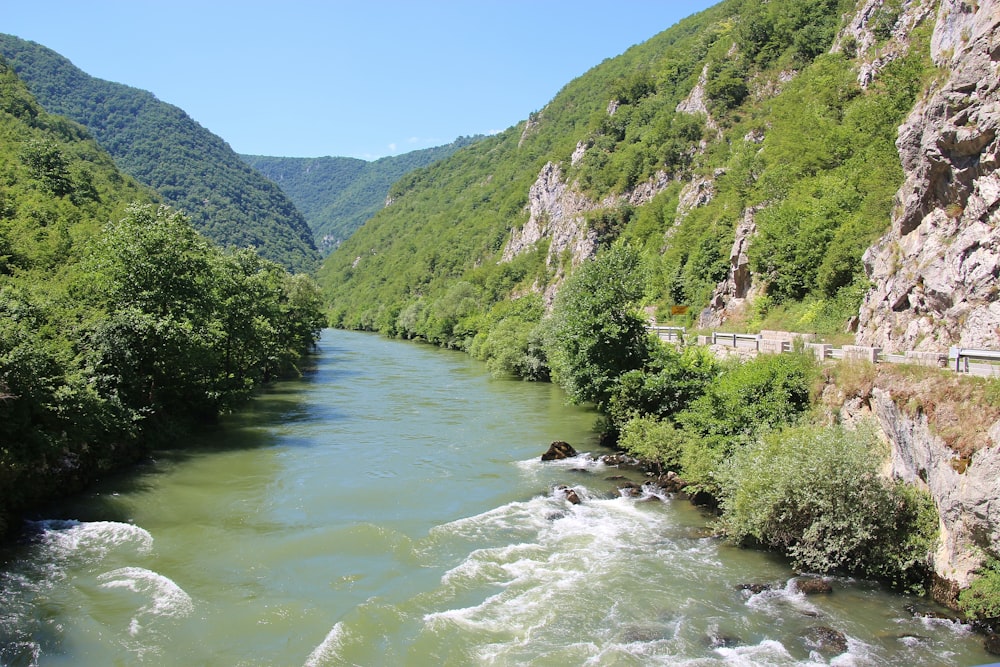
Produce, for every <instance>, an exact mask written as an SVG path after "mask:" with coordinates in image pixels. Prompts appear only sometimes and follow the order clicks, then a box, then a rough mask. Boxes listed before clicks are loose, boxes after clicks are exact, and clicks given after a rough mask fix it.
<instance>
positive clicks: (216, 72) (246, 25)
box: [0, 0, 716, 159]
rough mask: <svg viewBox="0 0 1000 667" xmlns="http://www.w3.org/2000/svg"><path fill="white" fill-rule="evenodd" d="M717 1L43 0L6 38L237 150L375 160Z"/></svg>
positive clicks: (12, 21)
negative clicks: (36, 46)
mask: <svg viewBox="0 0 1000 667" xmlns="http://www.w3.org/2000/svg"><path fill="white" fill-rule="evenodd" d="M715 2H716V0H683V1H676V2H670V1H666V0H660V1H656V0H599V1H598V0H503V1H500V0H411V1H410V2H404V1H389V0H367V1H366V2H363V3H362V2H350V3H348V2H341V1H338V0H327V1H321V0H311V1H310V0H283V1H282V2H277V1H272V2H262V1H258V0H242V1H239V2H236V1H231V0H201V1H200V2H194V1H192V0H170V1H169V2H166V1H159V0H118V1H111V0H87V1H83V0H42V1H41V2H27V1H24V2H11V3H7V4H6V6H5V7H4V10H3V12H2V14H0V32H5V33H8V34H13V35H16V36H18V37H21V38H24V39H29V40H32V41H35V42H38V43H40V44H42V45H44V46H47V47H48V48H50V49H53V50H54V51H57V52H59V53H60V54H62V55H63V56H65V57H67V58H69V59H70V60H71V61H72V62H73V63H74V64H75V65H76V66H77V67H79V68H80V69H82V70H83V71H85V72H87V73H88V74H90V75H92V76H96V77H99V78H102V79H107V80H110V81H116V82H118V83H124V84H128V85H130V86H135V87H137V88H142V89H144V90H149V91H151V92H153V93H154V94H155V95H156V96H157V97H158V98H160V99H161V100H163V101H165V102H169V103H171V104H175V105H177V106H179V107H181V108H182V109H184V110H185V111H186V112H187V113H188V114H190V115H191V117H193V118H194V119H195V120H196V121H198V122H199V123H201V124H202V125H203V126H205V127H206V128H208V129H209V130H211V131H212V132H214V133H215V134H217V135H219V136H221V137H222V138H223V139H225V140H226V141H228V142H229V144H230V145H231V146H232V147H233V149H234V150H236V151H237V152H240V153H250V154H259V155H276V156H286V157H315V156H321V155H338V156H349V157H359V158H364V159H374V158H377V157H381V156H384V155H395V154H399V153H405V152H407V151H411V150H416V149H420V148H427V147H430V146H437V145H440V144H445V143H449V142H450V141H452V140H454V139H455V138H456V137H458V136H461V135H471V134H485V133H490V132H496V131H501V130H504V129H506V128H508V127H510V126H512V125H515V124H516V123H518V122H519V121H521V120H523V119H525V118H527V116H528V114H530V113H531V112H533V111H537V110H539V109H541V108H542V107H543V106H545V104H546V103H548V102H549V101H550V100H551V99H552V98H553V97H554V96H555V94H556V93H557V92H558V91H559V89H560V88H562V87H563V86H564V85H565V84H566V83H568V82H569V81H571V80H572V79H574V78H576V77H577V76H579V75H581V74H583V73H584V72H586V71H587V70H588V69H590V68H591V67H593V66H595V65H597V64H599V63H600V62H601V61H602V60H604V59H605V58H611V57H614V56H616V55H618V54H620V53H622V52H623V51H625V50H626V49H627V48H628V47H629V46H631V45H633V44H637V43H639V42H643V41H645V40H647V39H649V38H650V37H652V36H653V35H655V34H657V33H659V32H661V31H663V30H666V29H667V28H669V27H670V26H671V25H673V24H674V23H676V22H677V21H679V20H680V19H682V18H684V17H686V16H689V15H691V14H694V13H696V12H699V11H701V10H703V9H705V8H707V7H709V6H711V5H713V4H715Z"/></svg>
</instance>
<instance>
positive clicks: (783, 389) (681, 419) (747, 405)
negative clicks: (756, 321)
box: [675, 354, 816, 492]
mask: <svg viewBox="0 0 1000 667" xmlns="http://www.w3.org/2000/svg"><path fill="white" fill-rule="evenodd" d="M815 372H816V369H815V366H814V364H813V362H812V360H811V359H809V358H808V357H806V356H805V355H799V354H780V355H761V356H759V357H756V358H754V359H751V360H750V361H747V362H743V363H736V364H734V365H731V366H729V367H728V368H724V369H723V371H722V373H720V374H719V375H718V377H717V378H716V379H715V381H714V382H713V383H712V384H710V385H709V386H708V387H707V388H706V390H705V392H704V394H703V395H701V396H699V397H698V398H696V399H695V400H693V401H692V402H691V404H690V406H689V407H688V408H687V409H685V410H683V411H681V412H679V413H678V414H677V415H676V416H675V421H676V422H677V423H678V424H679V425H680V426H681V427H682V428H683V429H684V432H685V434H686V436H687V437H686V440H685V444H684V452H683V467H684V473H685V478H686V479H687V480H688V481H689V482H691V483H692V484H695V485H697V486H698V487H699V488H701V489H702V490H706V491H710V492H714V491H716V490H717V487H716V481H715V478H714V476H715V473H716V471H717V470H718V467H719V465H720V464H721V463H722V462H723V461H725V460H726V459H728V458H729V457H730V456H732V455H733V453H734V452H735V451H737V450H739V449H740V448H741V447H744V446H746V445H747V444H748V443H751V442H753V441H755V440H756V439H757V438H758V437H759V436H760V434H762V433H764V432H766V431H768V430H770V429H773V428H778V427H780V426H783V425H785V424H791V423H794V422H795V421H797V420H798V419H799V418H800V417H801V416H802V415H803V414H804V413H805V412H806V410H808V408H809V406H810V387H811V385H812V379H813V377H814V373H815Z"/></svg>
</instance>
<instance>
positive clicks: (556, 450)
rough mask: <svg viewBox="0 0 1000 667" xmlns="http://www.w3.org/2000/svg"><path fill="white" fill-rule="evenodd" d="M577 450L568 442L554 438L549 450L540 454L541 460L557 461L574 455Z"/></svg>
mask: <svg viewBox="0 0 1000 667" xmlns="http://www.w3.org/2000/svg"><path fill="white" fill-rule="evenodd" d="M576 454H577V452H576V450H575V449H573V447H572V446H570V444H569V443H568V442H563V441H562V440H556V441H555V442H553V443H552V444H551V445H549V450H548V451H547V452H545V453H544V454H542V460H543V461H559V460H561V459H568V458H572V457H574V456H576Z"/></svg>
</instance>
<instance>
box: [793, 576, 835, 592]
mask: <svg viewBox="0 0 1000 667" xmlns="http://www.w3.org/2000/svg"><path fill="white" fill-rule="evenodd" d="M795 590H796V591H798V592H799V593H802V594H803V595H828V594H830V593H832V592H833V586H831V585H830V582H829V581H827V580H826V579H820V578H819V577H808V578H806V579H796V580H795Z"/></svg>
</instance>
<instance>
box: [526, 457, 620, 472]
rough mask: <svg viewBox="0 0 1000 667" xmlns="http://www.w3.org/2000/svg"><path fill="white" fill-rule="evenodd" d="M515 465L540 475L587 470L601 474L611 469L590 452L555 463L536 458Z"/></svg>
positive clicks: (558, 460) (557, 460)
mask: <svg viewBox="0 0 1000 667" xmlns="http://www.w3.org/2000/svg"><path fill="white" fill-rule="evenodd" d="M514 464H515V465H516V466H517V467H518V468H519V469H521V470H522V471H524V472H529V473H539V472H542V471H545V470H553V469H555V470H564V471H565V470H574V469H578V470H587V471H588V472H599V471H601V470H609V469H611V468H610V467H609V466H608V465H607V464H606V463H604V461H602V460H601V459H599V458H594V457H593V455H592V454H590V453H589V452H582V453H579V454H577V455H576V456H570V457H568V458H565V459H556V460H555V461H543V460H542V458H541V457H540V456H535V457H532V458H530V459H525V460H523V461H515V462H514Z"/></svg>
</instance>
